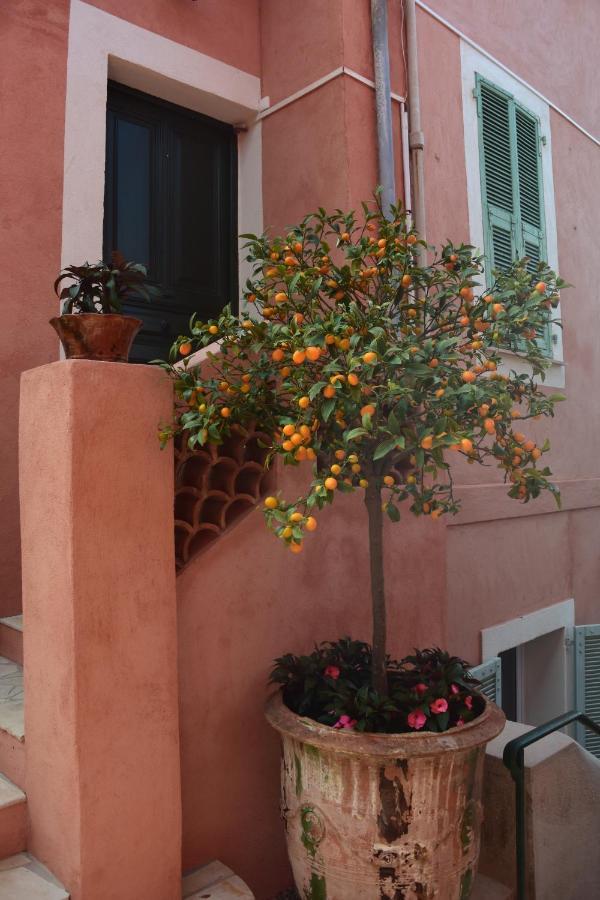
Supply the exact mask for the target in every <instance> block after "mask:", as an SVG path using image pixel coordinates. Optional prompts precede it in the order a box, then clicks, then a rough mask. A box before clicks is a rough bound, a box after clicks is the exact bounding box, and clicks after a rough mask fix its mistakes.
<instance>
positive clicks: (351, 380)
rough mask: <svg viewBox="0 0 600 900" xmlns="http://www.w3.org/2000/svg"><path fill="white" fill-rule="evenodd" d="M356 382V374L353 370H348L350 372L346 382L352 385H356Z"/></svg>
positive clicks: (357, 381) (357, 379) (357, 380)
mask: <svg viewBox="0 0 600 900" xmlns="http://www.w3.org/2000/svg"><path fill="white" fill-rule="evenodd" d="M358 383H359V378H358V375H356V374H355V373H354V372H350V374H349V375H348V384H351V385H352V387H356V385H357V384H358Z"/></svg>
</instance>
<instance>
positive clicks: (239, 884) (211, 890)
mask: <svg viewBox="0 0 600 900" xmlns="http://www.w3.org/2000/svg"><path fill="white" fill-rule="evenodd" d="M181 896H182V897H183V898H184V900H201V898H202V900H205V898H210V900H254V894H253V893H252V891H251V890H250V888H249V887H248V886H247V885H246V884H245V883H244V882H243V881H242V879H241V878H238V876H237V875H236V874H235V873H234V872H232V871H231V869H229V868H228V867H227V866H224V865H223V863H221V862H219V861H218V860H214V861H213V862H211V863H208V864H207V865H206V866H202V867H201V868H200V869H194V870H193V871H191V872H188V873H187V874H186V875H184V876H183V879H182V883H181ZM0 897H2V894H0Z"/></svg>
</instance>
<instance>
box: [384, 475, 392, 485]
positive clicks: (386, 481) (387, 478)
mask: <svg viewBox="0 0 600 900" xmlns="http://www.w3.org/2000/svg"><path fill="white" fill-rule="evenodd" d="M383 483H384V484H385V485H387V487H391V486H392V485H393V484H395V480H394V476H393V475H384V476H383Z"/></svg>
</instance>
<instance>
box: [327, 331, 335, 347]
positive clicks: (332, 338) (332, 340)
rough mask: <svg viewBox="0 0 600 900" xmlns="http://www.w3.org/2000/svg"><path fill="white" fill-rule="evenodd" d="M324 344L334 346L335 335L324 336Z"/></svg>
mask: <svg viewBox="0 0 600 900" xmlns="http://www.w3.org/2000/svg"><path fill="white" fill-rule="evenodd" d="M325 343H326V344H327V345H328V346H331V344H335V335H334V334H326V335H325Z"/></svg>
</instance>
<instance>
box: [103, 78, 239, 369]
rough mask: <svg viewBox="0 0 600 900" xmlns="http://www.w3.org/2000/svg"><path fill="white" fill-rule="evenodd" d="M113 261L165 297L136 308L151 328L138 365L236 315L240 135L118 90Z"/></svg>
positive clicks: (111, 102)
mask: <svg viewBox="0 0 600 900" xmlns="http://www.w3.org/2000/svg"><path fill="white" fill-rule="evenodd" d="M106 124H107V128H106V182H105V202H104V258H105V259H109V258H110V253H111V251H112V250H113V249H118V250H120V251H121V252H122V253H123V254H124V255H125V256H126V257H127V258H128V259H133V260H135V261H136V262H141V263H143V264H144V265H145V266H147V268H148V272H149V275H150V278H151V279H152V280H153V281H154V282H155V283H156V284H157V285H158V286H159V288H160V291H161V296H160V298H159V299H158V300H156V301H154V300H153V301H151V303H146V302H145V301H143V300H140V302H135V301H132V302H131V303H129V304H128V305H127V308H126V312H127V313H129V314H130V315H135V316H138V317H139V318H141V319H142V320H143V323H144V324H143V327H142V330H141V332H140V334H139V336H138V338H137V339H136V342H135V344H134V347H133V353H132V359H133V360H134V361H135V362H146V361H148V360H150V359H155V358H157V357H163V358H164V357H166V355H167V353H168V351H169V348H170V346H171V344H172V342H173V340H174V338H176V337H177V335H178V334H180V333H185V332H186V330H187V327H188V321H189V318H190V316H191V315H192V313H193V312H198V313H199V315H200V316H201V317H202V318H210V317H212V316H216V315H217V314H218V313H219V312H220V310H221V309H222V308H223V306H225V305H226V304H227V303H231V304H232V306H233V307H234V309H235V308H236V307H237V238H236V235H237V222H236V213H235V211H236V208H237V192H236V180H237V160H236V138H235V133H234V131H233V128H232V127H231V126H230V125H226V124H224V123H222V122H218V121H216V120H215V119H210V118H208V117H207V116H203V115H200V114H199V113H195V112H192V111H191V110H187V109H183V108H181V107H178V106H175V105H173V104H171V103H167V102H165V101H162V100H158V99H157V98H155V97H150V96H149V95H147V94H142V93H140V92H139V91H135V90H133V89H131V88H127V87H124V86H122V85H119V84H116V83H114V82H109V86H108V101H107V123H106Z"/></svg>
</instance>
